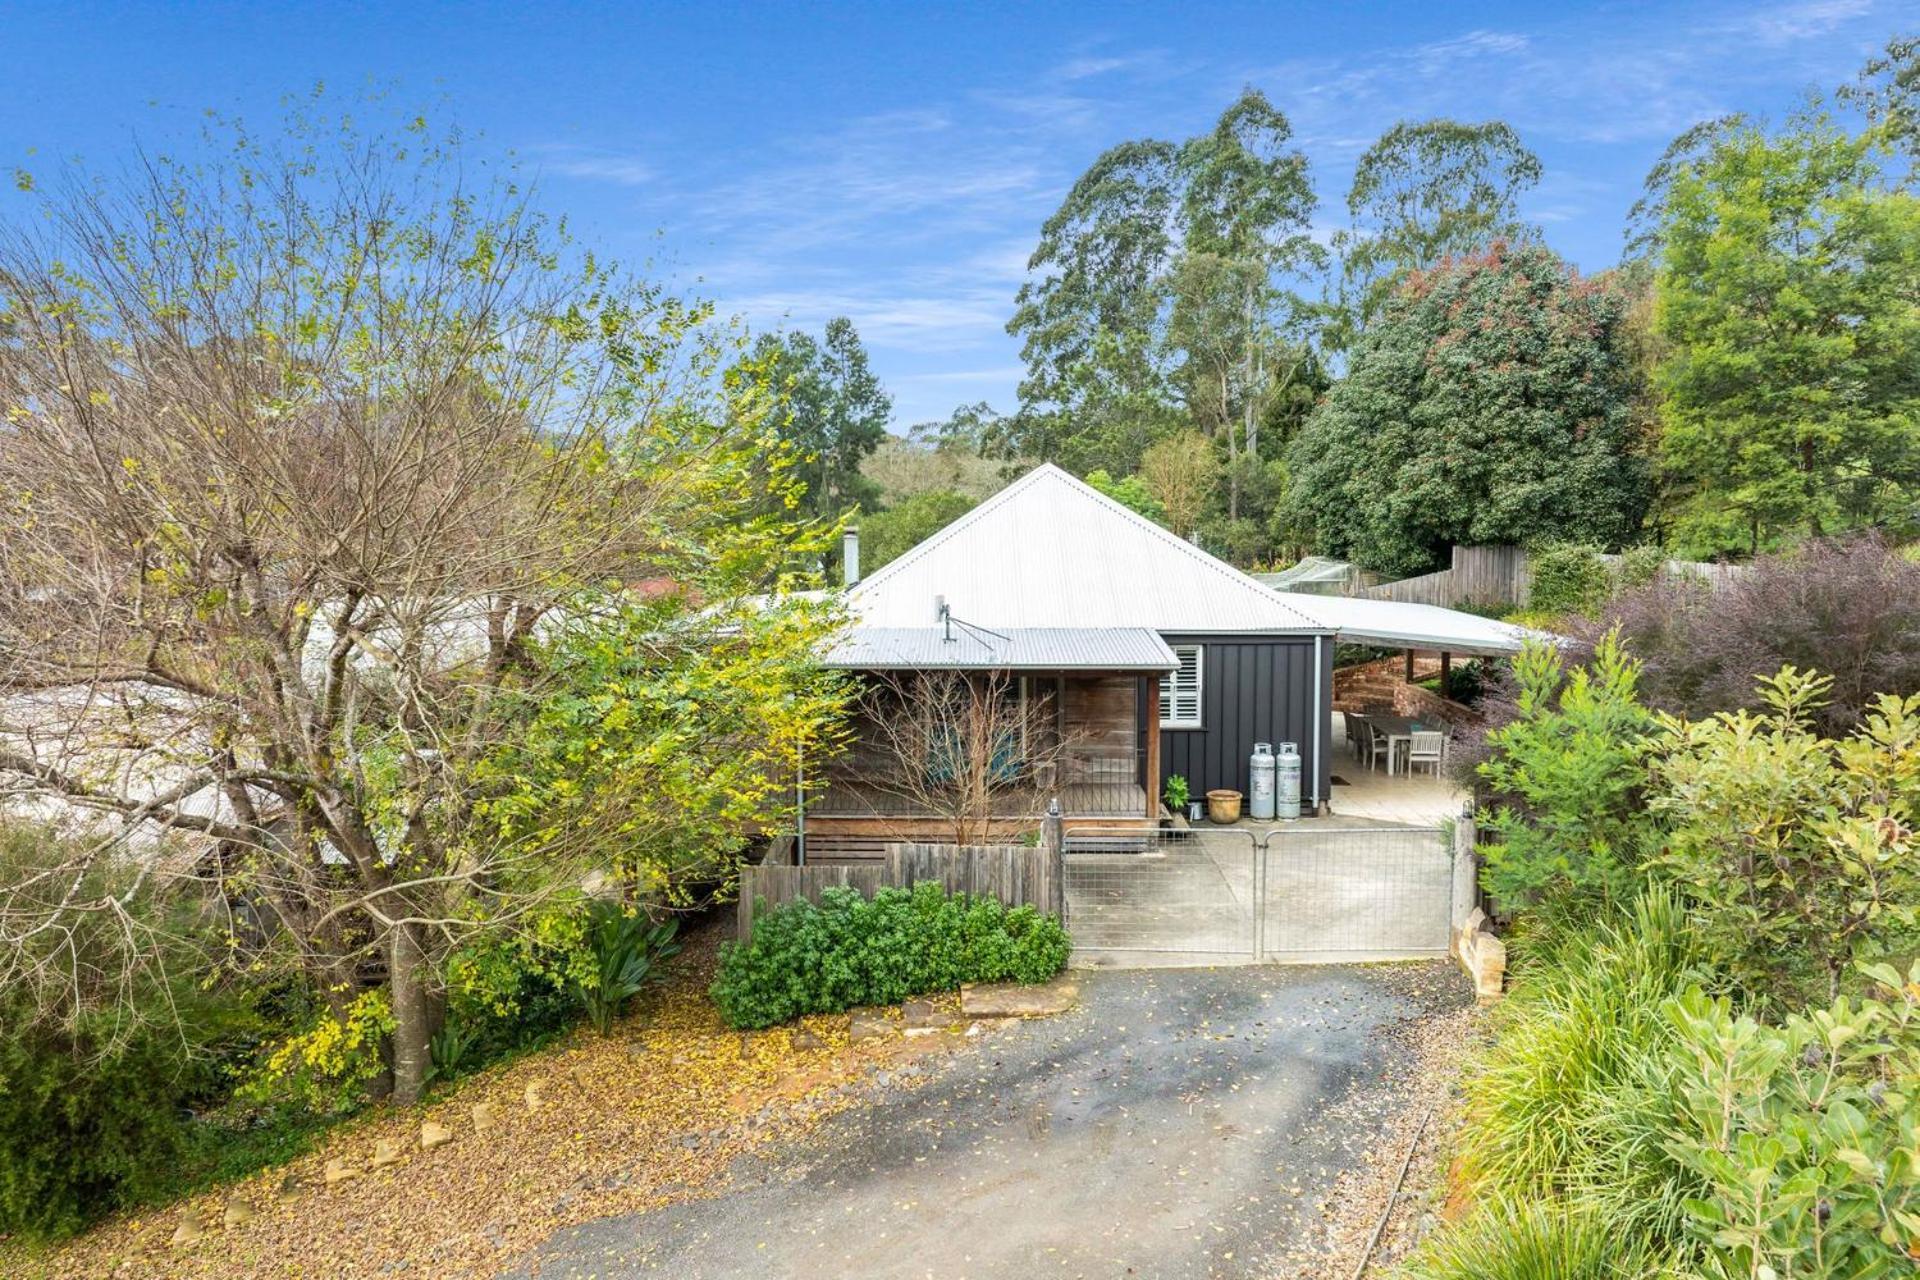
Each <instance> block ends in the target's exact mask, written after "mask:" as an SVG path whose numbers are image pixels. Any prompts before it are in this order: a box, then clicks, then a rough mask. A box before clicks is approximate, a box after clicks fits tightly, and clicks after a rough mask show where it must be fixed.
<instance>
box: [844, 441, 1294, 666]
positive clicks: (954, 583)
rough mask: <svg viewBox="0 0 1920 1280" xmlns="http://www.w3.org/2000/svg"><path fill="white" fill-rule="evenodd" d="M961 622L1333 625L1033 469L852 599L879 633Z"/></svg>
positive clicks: (1062, 477)
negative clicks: (944, 619) (942, 607)
mask: <svg viewBox="0 0 1920 1280" xmlns="http://www.w3.org/2000/svg"><path fill="white" fill-rule="evenodd" d="M941 597H944V598H945V600H946V602H947V604H948V606H949V607H950V608H951V609H952V611H953V616H954V617H955V618H962V619H965V620H966V621H968V622H972V623H977V624H979V625H980V626H983V627H992V628H993V629H995V630H996V631H1006V630H1008V629H1009V628H1028V627H1075V628H1082V627H1149V628H1151V629H1153V630H1155V631H1163V632H1181V633H1207V632H1213V633H1234V632H1240V633H1262V632H1293V633H1301V632H1305V633H1312V632H1316V631H1325V630H1327V628H1326V627H1325V625H1324V624H1322V623H1321V622H1320V621H1319V620H1318V619H1317V618H1316V617H1315V616H1314V615H1313V614H1312V613H1309V612H1307V611H1306V610H1304V609H1302V608H1300V607H1298V606H1296V605H1294V604H1291V603H1289V602H1288V601H1287V600H1286V599H1284V598H1283V597H1281V596H1280V595H1278V594H1276V593H1275V592H1272V591H1269V590H1268V589H1267V588H1265V587H1263V586H1261V585H1260V584H1259V583H1257V582H1255V581H1254V580H1253V579H1252V578H1250V577H1248V576H1247V575H1246V574H1244V573H1242V572H1240V571H1239V570H1238V569H1235V568H1234V567H1233V566H1231V565H1229V564H1227V563H1225V562H1224V561H1221V560H1217V559H1215V558H1214V557H1212V556H1210V555H1208V554H1207V553H1206V552H1204V551H1202V550H1201V549H1200V548H1199V547H1196V546H1194V545H1192V544H1191V543H1189V542H1186V541H1184V540H1183V539H1181V538H1177V537H1175V536H1174V535H1173V534H1172V533H1170V532H1168V531H1167V530H1166V529H1164V528H1162V527H1161V526H1159V525H1157V524H1155V523H1154V522H1153V521H1151V520H1148V519H1147V518H1146V517H1144V516H1141V515H1139V514H1138V513H1136V512H1133V511H1130V510H1128V509H1127V508H1126V507H1124V506H1122V505H1120V504H1119V503H1118V502H1115V501H1114V500H1113V499H1111V498H1109V497H1107V496H1106V495H1105V494H1103V493H1101V492H1099V491H1098V490H1096V489H1094V488H1092V487H1091V486H1089V485H1087V484H1085V483H1083V482H1081V481H1079V480H1076V479H1075V478H1074V477H1072V476H1070V475H1068V474H1067V473H1066V472H1064V471H1062V470H1060V468H1058V467H1056V466H1053V465H1051V464H1046V465H1042V466H1039V467H1036V468H1034V469H1033V470H1032V471H1029V472H1028V473H1027V474H1026V475H1024V476H1022V477H1021V478H1020V479H1018V480H1016V481H1015V482H1014V483H1013V484H1011V485H1009V486H1007V487H1006V488H1005V489H1002V490H1001V491H1000V492H999V493H997V494H995V495H994V496H993V497H992V498H990V499H988V500H987V501H986V502H984V503H982V504H981V505H980V506H978V507H976V508H974V509H973V510H972V511H970V512H968V513H967V514H966V515H964V516H962V517H960V519H958V520H956V521H954V522H953V523H952V524H950V525H948V526H947V527H946V528H945V529H943V530H941V531H940V532H939V533H936V534H935V535H933V537H931V538H928V539H927V540H926V541H925V542H923V543H921V544H920V545H919V546H917V547H915V548H914V549H913V550H911V551H909V552H907V553H906V554H905V555H903V556H901V557H900V558H899V559H897V560H895V561H893V562H892V563H890V564H888V565H886V566H885V567H883V568H881V569H880V570H879V571H878V572H876V573H875V574H874V575H873V576H872V577H870V578H867V579H865V580H864V581H862V582H860V583H859V584H858V585H856V586H855V587H854V588H853V589H852V590H851V591H849V592H848V593H847V602H848V605H849V606H850V608H851V609H852V611H853V613H854V615H855V616H856V617H857V618H858V619H859V620H860V621H861V622H862V623H864V624H866V625H868V626H875V627H926V626H932V625H934V624H935V623H937V622H938V620H939V610H938V605H937V603H936V601H937V600H938V599H939V598H941Z"/></svg>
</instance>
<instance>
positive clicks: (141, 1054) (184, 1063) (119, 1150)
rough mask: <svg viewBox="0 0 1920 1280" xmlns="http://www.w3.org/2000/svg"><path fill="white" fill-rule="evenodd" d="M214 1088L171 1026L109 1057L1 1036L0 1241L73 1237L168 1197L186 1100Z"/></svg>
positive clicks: (65, 1044)
mask: <svg viewBox="0 0 1920 1280" xmlns="http://www.w3.org/2000/svg"><path fill="white" fill-rule="evenodd" d="M9 1012H12V1011H11V1010H10V1011H9ZM213 1084H214V1075H213V1070H212V1066H211V1064H210V1063H209V1062H208V1061H207V1060H206V1059H204V1058H196V1057H193V1056H190V1055H188V1054H187V1053H185V1052H183V1046H182V1044H181V1042H180V1037H179V1036H178V1035H177V1034H173V1033H171V1032H168V1031H164V1030H155V1031H151V1032H142V1033H139V1034H137V1035H134V1036H132V1037H130V1038H122V1039H121V1040H120V1041H119V1043H117V1044H116V1045H115V1046H114V1047H113V1048H111V1049H109V1050H107V1051H105V1052H104V1053H97V1052H96V1050H95V1048H94V1046H92V1045H90V1044H89V1043H87V1042H86V1040H85V1039H84V1038H83V1039H81V1040H77V1041H76V1040H69V1039H67V1038H65V1037H61V1036H54V1035H42V1034H27V1035H15V1034H8V1035H6V1036H4V1037H0V1235H7V1234H15V1233H17V1234H20V1235H25V1236H29V1237H51V1236H61V1235H66V1234H69V1233H71V1232H73V1231H75V1230H77V1229H79V1228H80V1227H81V1226H84V1225H85V1224H86V1223H87V1222H88V1221H90V1220H92V1219H93V1218H95V1217H98V1216H100V1215H101V1214H104V1213H107V1212H110V1211H112V1210H113V1209H116V1208H119V1207H122V1206H124V1205H128V1204H135V1203H138V1202H140V1201H142V1200H144V1199H146V1198H148V1197H150V1196H153V1195H155V1194H156V1193H158V1192H160V1191H161V1190H163V1189H164V1188H165V1187H166V1186H167V1185H168V1184H169V1182H170V1180H171V1179H172V1178H173V1176H174V1171H175V1166H176V1165H177V1164H178V1163H179V1162H180V1161H181V1159H182V1157H183V1156H184V1155H185V1153H186V1152H187V1150H188V1147H189V1143H190V1135H189V1130H188V1119H187V1110H186V1108H187V1104H188V1103H189V1101H191V1100H193V1099H195V1098H197V1097H198V1096H200V1095H201V1094H203V1093H204V1092H205V1091H207V1090H208V1089H209V1088H210V1087H211V1086H212V1085H213Z"/></svg>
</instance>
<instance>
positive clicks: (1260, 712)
mask: <svg viewBox="0 0 1920 1280" xmlns="http://www.w3.org/2000/svg"><path fill="white" fill-rule="evenodd" d="M1165 638H1166V641H1167V643H1168V644H1170V645H1178V644H1197V645H1200V646H1201V647H1202V649H1203V650H1204V653H1203V655H1202V657H1201V659H1200V661H1201V687H1200V718H1201V723H1202V725H1203V727H1202V728H1199V729H1162V730H1161V731H1160V778H1158V779H1156V780H1155V782H1154V787H1155V789H1156V791H1157V790H1158V789H1159V785H1160V783H1161V781H1164V780H1165V778H1166V777H1167V775H1169V774H1175V773H1177V774H1181V775H1183V776H1184V777H1185V778H1186V780H1187V786H1188V789H1189V790H1190V791H1191V793H1192V795H1193V797H1194V798H1195V799H1199V798H1201V797H1202V796H1204V795H1205V794H1206V793H1207V792H1208V791H1211V790H1213V789H1215V788H1231V789H1232V790H1235V791H1245V790H1246V789H1247V784H1248V766H1247V758H1248V757H1249V756H1251V755H1252V754H1253V744H1254V743H1256V742H1271V743H1273V744H1274V749H1275V750H1276V751H1277V750H1278V749H1279V746H1280V744H1281V743H1282V742H1297V743H1299V744H1300V758H1301V770H1300V797H1301V801H1302V802H1303V803H1305V802H1306V801H1307V800H1308V799H1309V798H1310V797H1311V796H1313V795H1314V794H1315V793H1316V788H1315V787H1314V785H1313V779H1314V777H1315V775H1316V774H1318V776H1319V779H1320V785H1319V787H1318V788H1317V792H1318V794H1319V796H1320V799H1321V801H1322V802H1324V801H1325V800H1326V798H1327V789H1328V786H1329V784H1330V781H1331V777H1332V770H1331V768H1330V767H1329V761H1330V759H1331V756H1330V754H1329V753H1328V751H1327V741H1326V740H1327V736H1328V734H1329V733H1330V732H1331V725H1330V723H1329V721H1330V719H1331V716H1330V714H1329V708H1330V707H1331V706H1332V697H1333V643H1332V641H1330V640H1323V641H1322V643H1321V644H1320V646H1319V650H1320V686H1319V694H1320V696H1319V706H1318V707H1316V706H1315V698H1314V678H1313V676H1314V638H1313V637H1312V636H1217V635H1178V634H1174V633H1167V634H1166V637H1165ZM1316 722H1317V723H1318V724H1319V730H1320V731H1319V744H1320V750H1319V758H1318V759H1315V753H1314V742H1315V735H1314V725H1315V723H1316Z"/></svg>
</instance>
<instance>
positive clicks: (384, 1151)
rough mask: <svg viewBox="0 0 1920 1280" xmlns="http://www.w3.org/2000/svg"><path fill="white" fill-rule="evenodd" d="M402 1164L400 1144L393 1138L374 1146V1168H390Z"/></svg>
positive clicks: (383, 1140) (385, 1139) (382, 1140)
mask: <svg viewBox="0 0 1920 1280" xmlns="http://www.w3.org/2000/svg"><path fill="white" fill-rule="evenodd" d="M399 1163H400V1144H399V1143H397V1142H395V1141H394V1140H393V1139H392V1138H382V1139H380V1140H379V1141H378V1142H376V1143H374V1144H373V1167H374V1168H376V1169H385V1168H389V1167H390V1166H392V1165H396V1164H399Z"/></svg>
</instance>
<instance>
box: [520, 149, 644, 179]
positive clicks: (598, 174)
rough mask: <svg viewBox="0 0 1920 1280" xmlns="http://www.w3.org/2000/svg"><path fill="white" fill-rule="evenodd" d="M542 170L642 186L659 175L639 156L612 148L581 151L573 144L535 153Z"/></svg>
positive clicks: (554, 173)
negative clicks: (609, 149) (612, 149)
mask: <svg viewBox="0 0 1920 1280" xmlns="http://www.w3.org/2000/svg"><path fill="white" fill-rule="evenodd" d="M534 159H535V160H536V161H537V163H538V165H539V168H540V171H541V172H542V173H546V174H552V175H557V176H559V177H562V178H579V179H581V180H582V181H586V182H610V183H613V184H614V185H616V186H622V187H639V186H645V185H646V184H647V183H650V182H653V181H655V180H656V179H657V177H658V173H657V171H656V170H655V169H654V167H653V166H652V165H650V164H648V163H647V162H646V161H644V160H641V159H639V158H638V157H636V156H630V155H618V154H615V153H612V152H595V151H580V150H575V149H570V148H547V149H545V154H544V155H543V154H540V153H538V152H537V153H536V154H535V156H534Z"/></svg>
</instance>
